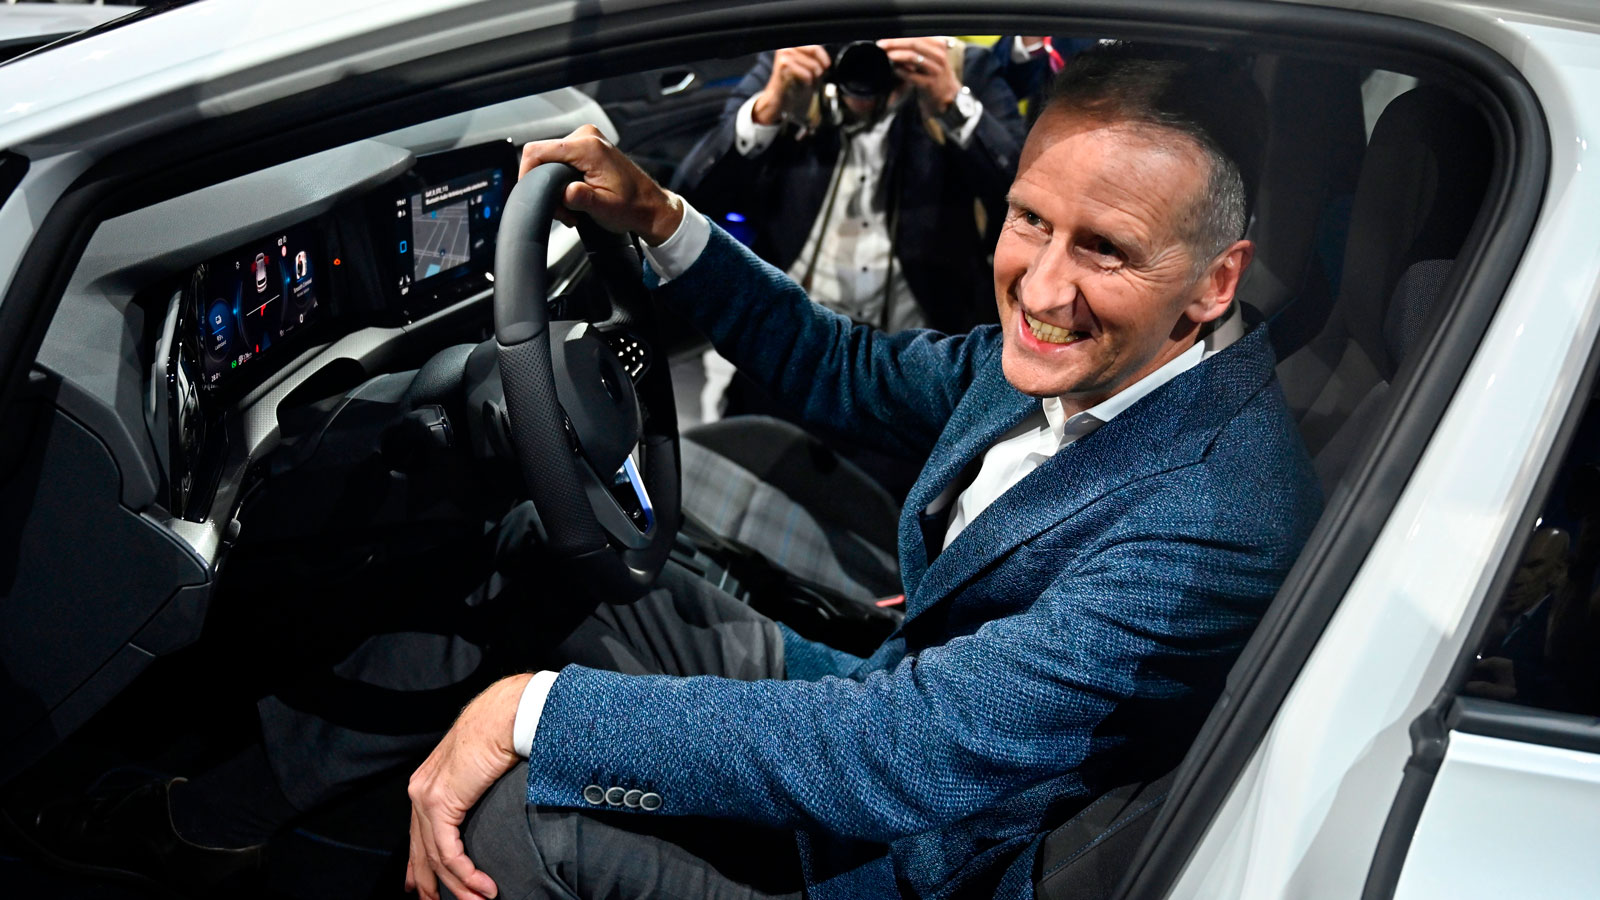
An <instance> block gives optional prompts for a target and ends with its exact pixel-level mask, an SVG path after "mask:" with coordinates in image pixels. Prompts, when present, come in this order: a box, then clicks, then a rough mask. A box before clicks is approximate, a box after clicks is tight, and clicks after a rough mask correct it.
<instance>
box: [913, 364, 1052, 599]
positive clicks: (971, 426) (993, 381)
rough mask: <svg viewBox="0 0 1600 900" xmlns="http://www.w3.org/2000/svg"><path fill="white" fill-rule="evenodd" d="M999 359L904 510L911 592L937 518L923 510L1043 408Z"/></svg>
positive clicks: (965, 403) (972, 392)
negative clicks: (1003, 368) (1021, 388)
mask: <svg viewBox="0 0 1600 900" xmlns="http://www.w3.org/2000/svg"><path fill="white" fill-rule="evenodd" d="M998 360H999V355H998V353H997V354H996V355H995V361H996V364H995V365H993V366H987V367H985V370H984V372H983V374H981V375H979V376H978V378H977V379H976V380H974V382H973V384H972V387H971V388H970V389H968V391H967V393H966V395H965V396H964V397H962V398H961V402H960V403H958V404H956V408H955V411H954V412H952V413H951V415H950V421H949V422H948V423H947V424H946V425H945V428H944V431H943V432H941V433H940V435H939V441H938V443H936V444H935V445H934V448H933V452H932V453H931V454H929V456H928V464H927V465H926V466H924V467H923V469H922V474H921V475H919V476H917V482H916V484H914V485H912V486H911V491H910V493H908V494H907V495H906V502H905V506H903V507H902V508H901V510H900V533H899V543H900V581H901V585H902V586H903V587H904V588H905V591H906V596H907V597H908V598H909V597H910V596H911V595H912V593H913V592H915V591H916V590H917V583H918V582H919V581H920V580H921V579H922V575H923V573H924V572H925V571H927V568H928V560H929V558H930V554H929V552H928V543H927V534H926V533H925V530H924V529H925V528H927V527H931V524H930V521H929V520H928V517H925V516H924V515H923V513H924V511H926V510H927V508H928V504H930V503H932V502H933V501H934V500H935V499H937V498H938V496H939V495H940V494H942V493H944V489H945V488H947V487H949V486H950V483H951V482H952V481H954V480H955V478H956V476H957V475H959V474H961V470H962V469H964V468H966V466H967V465H968V464H969V463H971V462H972V461H973V460H975V459H977V458H978V457H979V456H980V455H981V454H982V453H983V452H984V451H985V450H987V449H989V445H991V444H993V443H994V442H995V439H996V438H998V437H1000V435H1002V434H1005V433H1006V432H1007V431H1009V430H1011V429H1012V428H1015V427H1016V426H1017V424H1018V423H1019V422H1021V421H1022V420H1023V419H1025V418H1027V417H1028V416H1029V415H1030V414H1032V413H1033V412H1035V411H1036V410H1038V408H1039V401H1038V400H1037V399H1035V398H1033V397H1029V396H1028V395H1026V394H1024V393H1022V392H1021V391H1019V390H1017V389H1016V388H1014V387H1012V386H1011V385H1010V383H1008V382H1007V381H1006V380H1005V376H1004V375H1002V374H1001V371H1000V366H999V365H998ZM947 511H948V507H947V508H946V510H945V512H947ZM932 519H933V520H937V521H944V520H945V519H944V516H943V514H936V515H935V516H933V517H932ZM943 537H944V535H943V533H942V531H941V532H940V534H939V535H938V539H939V540H943Z"/></svg>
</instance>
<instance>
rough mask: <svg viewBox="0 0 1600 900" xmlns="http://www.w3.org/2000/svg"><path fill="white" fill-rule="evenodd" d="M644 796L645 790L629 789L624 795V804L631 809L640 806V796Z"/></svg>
mask: <svg viewBox="0 0 1600 900" xmlns="http://www.w3.org/2000/svg"><path fill="white" fill-rule="evenodd" d="M643 796H644V791H629V792H627V793H626V794H623V795H622V805H623V806H626V807H627V808H629V809H638V808H639V798H640V797H643Z"/></svg>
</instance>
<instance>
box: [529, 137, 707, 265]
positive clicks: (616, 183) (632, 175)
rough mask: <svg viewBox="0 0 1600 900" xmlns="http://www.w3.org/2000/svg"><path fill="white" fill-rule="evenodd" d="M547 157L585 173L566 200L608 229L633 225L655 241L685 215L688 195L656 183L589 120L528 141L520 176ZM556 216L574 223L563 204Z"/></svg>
mask: <svg viewBox="0 0 1600 900" xmlns="http://www.w3.org/2000/svg"><path fill="white" fill-rule="evenodd" d="M547 162H559V163H566V164H567V165H569V166H572V167H573V168H574V169H577V170H578V171H579V172H582V173H583V180H582V181H574V182H573V183H571V184H569V185H567V192H566V195H565V196H564V197H563V198H562V202H564V203H565V204H566V208H567V209H569V210H572V211H573V212H581V213H587V214H588V215H589V216H590V217H591V218H593V219H594V220H595V222H597V223H598V224H599V225H600V227H602V228H605V229H606V230H608V231H615V232H619V233H620V232H627V231H631V232H633V233H634V234H637V235H638V236H639V237H640V238H642V239H644V241H645V243H647V244H649V245H650V246H652V247H654V246H658V245H659V244H660V243H661V242H662V241H665V240H666V239H667V238H669V237H672V233H673V232H674V231H677V230H678V223H679V222H682V221H683V200H682V199H680V198H679V197H678V195H677V194H674V193H672V192H671V191H669V190H667V189H666V188H664V187H662V186H661V185H659V184H656V182H655V179H653V178H651V177H650V176H649V175H648V174H646V173H645V171H644V170H643V169H641V168H639V167H638V166H636V165H634V164H633V160H631V159H629V158H628V157H627V156H626V155H624V154H623V152H622V151H621V150H618V149H617V148H616V145H615V144H612V143H611V142H610V141H608V140H606V138H605V135H603V134H601V133H600V129H598V128H596V127H594V126H593V125H583V126H581V127H579V128H578V130H577V131H574V132H573V133H571V134H569V135H567V136H566V137H564V138H561V139H559V140H554V141H533V142H532V143H529V144H528V145H526V146H524V147H523V148H522V166H521V169H520V170H519V171H518V172H517V177H518V178H521V177H522V176H524V175H526V174H528V172H529V171H531V170H532V169H533V168H534V167H535V166H538V165H541V164H543V163H547ZM556 217H557V218H559V219H560V220H561V221H563V222H565V223H567V224H568V225H570V224H572V217H571V216H570V215H568V214H567V213H566V212H565V211H564V210H557V212H556Z"/></svg>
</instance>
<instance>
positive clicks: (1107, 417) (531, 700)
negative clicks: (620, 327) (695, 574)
mask: <svg viewBox="0 0 1600 900" xmlns="http://www.w3.org/2000/svg"><path fill="white" fill-rule="evenodd" d="M710 240H711V224H710V222H709V221H707V219H706V217H705V216H703V215H701V214H700V213H699V212H698V211H696V210H695V209H694V207H692V206H690V205H689V202H688V201H687V200H686V201H684V203H683V221H682V222H681V223H679V225H678V230H677V231H674V232H673V233H672V236H671V237H669V238H667V239H666V240H665V241H663V242H662V243H661V245H660V246H658V247H651V246H649V245H646V246H645V248H644V256H645V260H646V261H647V262H648V263H649V264H650V268H651V269H652V270H654V271H655V273H656V276H657V278H658V279H659V280H660V283H661V284H666V283H667V282H669V281H671V280H672V279H674V278H676V277H678V276H679V275H682V274H683V273H684V272H686V271H688V269H689V267H690V266H692V265H694V262H695V260H697V259H699V258H700V254H701V253H703V252H704V251H705V249H706V244H707V243H708V242H709V241H710ZM1208 355H1209V353H1208V352H1207V347H1206V345H1205V343H1204V342H1196V343H1195V345H1194V346H1193V347H1190V348H1189V349H1188V350H1185V351H1184V352H1183V353H1181V354H1179V355H1178V356H1176V357H1174V358H1173V359H1172V360H1170V361H1169V362H1167V364H1166V365H1164V366H1162V367H1161V368H1159V369H1157V370H1155V371H1154V372H1151V373H1150V374H1149V375H1146V376H1145V377H1143V378H1141V379H1139V380H1138V381H1136V382H1134V383H1133V384H1131V385H1129V386H1128V387H1126V388H1123V389H1122V390H1121V391H1119V392H1117V393H1116V394H1113V395H1112V396H1111V397H1108V398H1107V399H1106V400H1104V401H1102V402H1101V403H1099V404H1097V405H1095V406H1093V407H1091V408H1089V409H1087V410H1084V411H1083V412H1081V413H1078V414H1077V415H1075V416H1070V417H1068V416H1067V415H1066V414H1065V413H1064V412H1063V410H1062V408H1061V400H1060V399H1059V398H1056V397H1046V398H1045V399H1044V400H1042V401H1040V404H1039V411H1038V412H1037V413H1035V414H1034V415H1032V416H1029V417H1028V418H1027V419H1026V420H1024V421H1023V422H1022V424H1021V425H1018V426H1017V427H1016V428H1013V429H1012V430H1011V431H1009V432H1007V433H1006V434H1005V435H1003V436H1002V437H1001V438H1000V439H999V440H998V441H996V442H995V443H994V444H993V445H992V446H990V447H989V449H988V450H986V451H984V454H983V462H982V463H981V464H980V466H979V469H978V474H977V476H976V477H975V478H973V480H972V483H971V484H969V485H967V487H966V489H965V490H963V491H961V492H960V495H959V496H957V497H955V508H954V509H953V510H952V511H951V514H950V524H949V526H948V527H947V528H946V530H945V536H944V546H946V547H948V546H949V545H950V543H951V542H952V541H954V540H955V539H956V536H957V535H959V534H960V533H961V531H962V530H963V529H964V528H966V527H967V525H968V524H970V523H971V522H972V520H973V519H976V518H977V517H978V515H979V514H980V513H982V512H983V511H984V510H985V509H987V508H988V507H989V504H991V503H993V502H994V501H995V500H996V499H998V498H999V497H1000V496H1001V495H1002V494H1004V493H1005V492H1006V491H1008V490H1010V489H1011V488H1012V487H1014V486H1015V485H1016V484H1017V482H1019V481H1021V480H1022V479H1023V478H1025V477H1027V475H1028V473H1030V472H1032V471H1033V470H1034V469H1037V468H1039V466H1040V465H1042V464H1043V463H1044V462H1045V461H1046V460H1048V459H1049V458H1050V457H1052V456H1054V455H1055V454H1056V453H1057V452H1059V451H1060V450H1061V448H1062V447H1065V446H1067V445H1069V444H1071V443H1072V442H1073V441H1075V440H1078V439H1079V438H1081V437H1083V436H1085V435H1087V434H1090V433H1091V432H1093V431H1094V430H1095V429H1097V428H1099V427H1100V426H1101V425H1104V424H1105V423H1107V422H1109V421H1111V420H1112V419H1113V418H1115V417H1116V416H1117V415H1119V414H1120V413H1122V412H1123V411H1124V410H1126V409H1127V408H1128V407H1130V406H1132V405H1133V404H1135V403H1137V402H1139V400H1141V399H1143V398H1144V397H1145V396H1146V395H1147V394H1149V393H1150V392H1151V391H1154V390H1155V389H1156V388H1158V387H1160V386H1162V385H1163V384H1166V383H1167V382H1169V381H1171V380H1172V379H1174V378H1176V377H1178V376H1179V375H1181V374H1183V373H1184V372H1186V371H1188V370H1189V369H1191V368H1194V367H1195V366H1196V365H1198V364H1199V363H1200V362H1201V361H1202V360H1203V359H1205V358H1206V356H1208ZM954 492H955V486H954V485H952V486H951V487H950V489H948V490H946V491H945V493H944V494H941V495H940V496H939V498H938V499H936V500H935V501H934V502H933V503H932V504H930V505H929V507H928V511H929V512H930V513H937V512H939V511H940V509H942V508H944V507H946V506H948V505H949V503H950V498H951V495H952V494H954ZM556 674H557V673H555V672H548V671H547V672H539V673H537V674H535V675H534V676H533V679H532V680H531V681H529V682H528V686H527V687H526V688H524V689H523V692H522V700H521V702H520V703H518V705H517V717H516V721H515V723H514V724H513V726H512V745H513V746H514V747H515V748H516V751H517V753H519V754H521V755H523V756H527V755H528V754H529V753H530V752H531V751H532V748H533V736H534V732H535V731H536V730H537V729H538V726H539V714H540V713H541V712H543V710H544V703H545V699H546V698H547V697H549V695H550V689H551V688H552V687H553V686H554V685H555V681H556Z"/></svg>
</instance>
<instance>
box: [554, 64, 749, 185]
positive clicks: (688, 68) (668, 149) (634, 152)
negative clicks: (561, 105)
mask: <svg viewBox="0 0 1600 900" xmlns="http://www.w3.org/2000/svg"><path fill="white" fill-rule="evenodd" d="M755 59H756V55H755V54H742V55H738V56H731V57H712V58H710V59H701V60H694V61H692V62H687V63H682V64H679V65H673V66H667V67H665V68H659V69H649V70H647V71H644V72H630V73H628V74H625V75H614V76H611V77H609V78H602V79H600V80H599V81H597V82H594V83H592V84H590V85H587V86H586V89H585V90H586V93H588V94H589V95H590V96H592V97H594V99H595V100H596V101H597V102H598V103H600V105H601V106H602V107H604V108H605V110H606V113H607V114H608V115H610V116H611V122H612V124H614V125H616V126H617V134H618V139H617V146H618V147H621V148H622V149H623V150H624V151H626V152H627V153H628V155H629V156H631V157H633V159H634V160H635V161H636V162H638V163H639V165H640V166H641V167H642V168H643V169H644V170H645V171H647V172H649V173H650V175H651V176H652V177H654V178H655V179H656V180H657V181H659V182H661V183H662V184H667V183H669V182H670V181H671V180H672V175H673V173H674V172H676V171H677V168H678V163H680V162H682V161H683V158H684V157H685V156H687V155H688V153H689V150H690V149H692V148H693V147H694V145H695V144H696V143H697V142H698V141H699V140H700V138H701V137H702V136H704V135H705V134H706V133H707V132H709V131H711V130H712V129H713V128H715V127H716V125H717V120H718V118H720V117H721V115H722V108H723V105H724V104H725V103H726V102H727V99H728V97H729V95H731V94H732V93H733V89H734V88H735V87H736V86H737V85H738V84H739V81H740V79H742V78H743V77H744V73H745V72H746V71H748V70H749V69H750V66H751V65H752V64H754V62H755Z"/></svg>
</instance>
